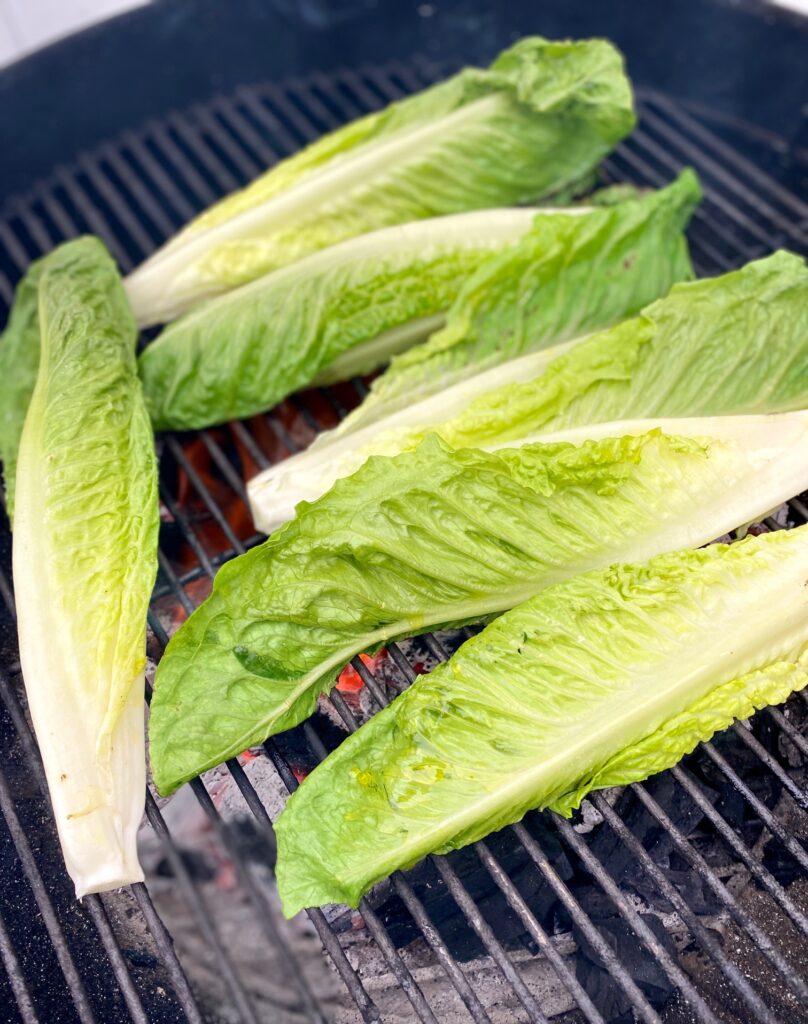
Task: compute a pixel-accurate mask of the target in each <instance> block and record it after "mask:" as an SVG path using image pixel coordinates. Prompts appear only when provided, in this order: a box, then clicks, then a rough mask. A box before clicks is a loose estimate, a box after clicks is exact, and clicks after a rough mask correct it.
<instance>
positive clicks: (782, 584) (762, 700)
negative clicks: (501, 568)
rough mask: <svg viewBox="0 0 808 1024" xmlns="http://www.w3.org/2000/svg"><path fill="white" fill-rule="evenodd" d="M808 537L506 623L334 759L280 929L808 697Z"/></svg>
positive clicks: (321, 769) (576, 586) (717, 552)
mask: <svg viewBox="0 0 808 1024" xmlns="http://www.w3.org/2000/svg"><path fill="white" fill-rule="evenodd" d="M806 579H808V526H804V527H801V528H800V529H798V530H793V531H791V532H785V531H783V532H778V533H773V534H768V535H764V536H761V537H750V538H748V539H747V540H745V541H742V542H740V543H738V544H735V545H732V546H727V545H714V546H711V547H708V548H704V549H703V550H701V551H680V552H677V553H674V554H664V555H659V556H658V557H656V558H654V559H652V560H651V561H650V562H648V563H647V564H645V565H637V564H627V565H626V564H617V565H612V566H610V567H608V568H606V569H602V570H598V571H596V572H589V573H585V574H583V575H580V576H576V577H574V578H573V579H569V580H566V581H564V582H562V583H558V584H556V585H555V586H553V587H550V588H549V589H547V590H545V591H543V592H542V593H541V594H539V595H538V596H536V597H534V598H532V599H531V600H529V601H527V602H526V603H525V604H523V605H521V606H520V607H518V608H514V609H513V610H512V611H510V612H507V613H506V614H505V615H503V616H502V617H501V618H499V619H497V621H496V622H494V623H492V624H491V625H489V626H488V627H487V628H486V629H485V630H483V632H482V633H480V634H478V635H477V636H475V637H473V638H472V639H471V640H468V641H467V642H466V643H465V644H464V645H463V646H462V647H461V648H460V649H459V650H458V651H457V653H456V654H455V655H454V657H453V658H451V659H450V660H449V661H448V662H446V663H444V664H442V665H440V666H438V668H436V669H434V670H433V671H432V672H431V673H430V674H429V675H427V676H422V677H420V678H419V679H417V680H416V681H415V683H413V685H412V686H411V687H410V688H409V689H408V690H407V691H406V692H405V693H404V694H403V695H402V696H400V697H398V698H397V699H396V700H395V701H394V702H393V703H392V704H391V705H390V706H389V707H388V708H386V709H384V710H383V711H381V712H380V713H379V714H377V715H376V716H375V717H374V718H373V719H372V720H371V721H370V722H368V723H367V724H366V725H364V726H363V727H362V728H361V729H359V731H358V732H356V733H355V734H354V735H352V736H349V737H348V739H346V740H345V741H344V743H343V744H342V745H341V746H340V747H338V748H337V750H336V751H334V753H332V754H331V755H329V757H327V758H326V760H325V761H323V762H322V764H320V765H319V766H318V767H317V768H316V769H315V770H314V771H313V772H312V774H311V775H309V776H308V778H306V780H305V781H304V782H303V784H302V785H301V786H300V788H299V789H298V790H297V791H296V792H295V793H294V795H293V796H292V797H291V799H290V800H289V803H288V804H287V806H286V809H285V810H284V811H283V813H282V814H281V816H280V817H279V819H278V821H277V822H276V834H277V837H278V864H277V869H276V871H277V878H278V889H279V892H280V895H281V899H282V901H283V909H284V913H286V915H287V916H290V917H291V916H292V915H293V914H295V913H296V912H297V911H298V910H300V909H301V908H303V907H310V906H319V905H321V904H325V903H348V904H349V905H351V906H357V904H358V902H359V899H360V898H361V896H362V895H363V893H365V892H366V891H367V890H368V889H369V888H370V886H372V885H373V884H374V883H375V882H377V881H379V880H380V879H382V878H384V877H386V876H387V875H389V874H390V873H391V872H392V871H394V870H395V869H397V868H408V867H411V866H412V865H413V864H415V863H416V862H417V861H418V860H420V859H421V857H423V856H424V855H425V854H427V853H445V852H448V851H449V850H454V849H458V848H459V847H462V846H466V845H467V844H468V843H472V842H474V841H475V840H477V839H481V838H482V837H483V836H485V835H487V834H488V833H489V832H492V831H494V830H495V829H499V828H502V827H503V826H504V825H506V824H508V823H510V822H514V821H518V820H519V819H520V818H522V817H523V815H524V814H525V813H526V812H527V811H529V810H531V809H533V808H545V807H550V808H555V809H557V810H559V811H561V812H562V813H569V812H570V810H571V809H572V808H573V807H576V806H577V805H578V804H579V803H580V801H581V799H582V798H583V797H584V796H585V795H586V793H588V792H590V791H592V790H593V789H599V788H603V787H605V786H613V785H622V784H625V783H628V782H633V781H637V780H639V779H643V778H646V777H647V776H648V775H651V774H653V773H654V772H657V771H660V770H661V769H663V768H666V767H669V766H670V765H672V764H675V763H676V762H677V761H678V760H679V759H680V758H681V757H683V756H684V755H685V754H686V753H688V752H689V751H691V750H692V749H693V748H694V747H695V746H696V745H697V744H698V743H699V741H701V740H704V739H708V738H709V737H710V736H711V735H712V734H713V733H714V732H715V731H716V730H717V729H722V728H724V727H726V726H727V725H729V724H730V723H731V722H732V720H733V719H734V718H745V717H747V716H748V715H750V714H751V713H752V712H753V711H754V710H756V709H757V708H760V707H762V706H764V705H766V704H770V703H779V702H781V701H783V700H785V698H786V697H787V696H788V695H789V693H791V692H792V691H794V690H799V689H802V688H803V687H804V686H805V685H806V684H807V683H808V587H806Z"/></svg>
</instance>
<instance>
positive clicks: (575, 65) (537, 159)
mask: <svg viewBox="0 0 808 1024" xmlns="http://www.w3.org/2000/svg"><path fill="white" fill-rule="evenodd" d="M634 121H635V118H634V113H633V110H632V98H631V87H630V85H629V82H628V79H627V78H626V76H625V72H624V70H623V61H622V58H621V56H620V54H619V53H618V51H617V50H616V49H615V48H614V47H613V46H612V45H611V44H610V43H608V42H606V41H605V40H599V39H594V40H588V41H584V42H549V41H547V40H546V39H541V38H538V37H533V38H527V39H523V40H521V41H520V42H518V43H516V44H515V45H514V46H512V47H511V48H510V49H509V50H506V51H505V52H504V53H502V54H500V56H499V57H498V58H497V59H496V60H495V61H494V63H493V64H492V65H491V67H490V68H488V69H487V70H483V69H480V68H467V69H466V70H464V71H461V72H460V73H459V74H457V75H455V76H454V77H453V78H450V79H449V80H448V81H446V82H442V83H440V84H439V85H435V86H433V87H432V88H430V89H426V90H425V91H424V92H421V93H419V94H417V95H415V96H412V97H410V98H408V99H405V100H402V101H401V102H399V103H394V104H391V105H390V106H389V107H387V108H386V109H385V110H382V111H380V112H379V113H375V114H370V115H369V116H367V117H364V118H362V119H361V120H359V121H356V122H354V123H353V124H349V125H347V126H346V127H344V128H341V129H339V130H338V131H336V132H333V133H332V134H330V135H327V136H326V137H325V138H323V139H320V140H319V141H318V142H316V143H314V145H312V146H309V147H308V148H307V149H305V150H303V152H302V153H299V154H297V155H296V156H293V157H292V158H291V159H289V160H285V161H284V162H283V163H281V164H279V165H278V166H277V167H275V168H273V169H272V170H270V171H269V172H267V173H266V174H265V175H264V176H263V177H261V178H259V179H258V180H257V181H255V182H253V184H252V185H250V186H248V188H246V189H244V190H243V191H241V192H238V193H236V194H235V195H233V196H230V197H228V198H227V199H225V200H223V201H222V202H221V203H219V204H218V205H217V206H215V207H213V209H211V210H209V211H208V212H207V213H206V214H204V215H203V216H202V217H200V218H198V219H197V220H195V221H194V222H192V223H191V224H190V225H189V226H188V227H187V228H186V229H185V230H184V231H182V232H181V233H180V234H179V235H178V236H177V237H176V238H175V239H174V240H173V241H171V242H170V243H169V244H168V245H167V246H164V247H163V248H162V249H161V250H159V251H158V252H157V253H156V254H155V255H154V256H152V257H151V258H150V259H149V260H147V261H146V262H145V263H144V264H143V265H142V266H141V267H139V268H138V269H137V270H136V271H135V272H134V273H133V274H132V275H130V277H129V278H128V279H127V282H126V286H127V291H128V293H129V297H130V299H131V301H132V304H133V307H134V309H135V313H136V315H137V317H138V320H139V321H140V322H141V323H142V324H149V323H157V322H161V321H165V320H169V319H173V318H174V317H176V316H178V315H179V314H180V313H182V312H184V311H185V310H186V309H188V308H189V307H190V306H191V305H194V304H196V303H198V302H199V301H200V300H201V299H204V298H206V297H209V296H211V295H215V294H218V293H220V292H222V291H226V290H227V289H229V288H232V287H234V286H235V285H238V284H243V283H244V282H246V281H251V280H253V279H254V278H256V277H259V276H260V275H262V274H265V273H268V272H269V271H271V270H274V269H277V268H278V267H281V266H284V265H285V264H287V263H291V262H292V261H293V260H296V259H300V258H301V257H302V256H305V255H307V254H308V253H310V252H314V251H315V250H317V249H322V248H325V246H328V245H333V244H335V243H336V242H341V241H344V240H345V239H346V238H352V237H354V236H356V235H361V234H364V233H365V232H368V231H373V230H376V229H377V228H381V227H386V226H389V225H393V224H403V223H406V222H407V221H411V220H421V219H423V218H426V217H436V216H440V215H441V214H445V213H459V212H462V211H463V210H472V209H486V208H490V207H497V206H509V205H512V204H516V203H527V202H532V201H535V200H538V199H541V198H544V199H547V198H550V197H552V196H553V195H554V194H555V193H567V194H568V193H569V191H570V186H572V185H573V184H575V183H576V182H578V181H580V180H581V179H582V178H583V177H585V176H586V175H588V173H589V172H591V171H592V169H593V168H594V167H595V166H596V165H597V164H598V162H599V161H600V159H601V158H602V157H603V156H604V155H605V154H606V153H607V152H608V151H609V150H610V149H611V148H612V147H613V146H614V145H615V144H616V143H617V142H619V140H620V139H622V138H623V137H624V136H625V135H627V134H628V133H629V132H630V131H631V129H632V127H633V125H634Z"/></svg>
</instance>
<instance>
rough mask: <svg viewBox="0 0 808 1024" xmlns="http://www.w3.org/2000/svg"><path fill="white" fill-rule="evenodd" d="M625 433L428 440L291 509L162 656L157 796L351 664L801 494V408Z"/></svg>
mask: <svg viewBox="0 0 808 1024" xmlns="http://www.w3.org/2000/svg"><path fill="white" fill-rule="evenodd" d="M666 426H669V424H668V425H666ZM634 429H635V430H639V431H640V433H639V434H638V435H637V436H618V437H610V438H603V439H601V440H598V441H591V442H586V443H584V444H582V445H579V446H574V445H570V444H568V443H559V444H554V445H545V444H530V445H525V446H523V447H521V448H518V449H513V450H510V449H508V450H502V451H499V452H497V453H486V452H483V451H476V450H473V449H467V450H460V451H453V450H451V449H450V448H448V447H447V446H446V445H445V444H444V443H442V442H441V441H440V440H438V439H437V438H434V437H432V438H428V439H427V440H426V441H425V442H424V443H423V444H421V445H420V446H419V447H418V448H417V449H416V450H415V451H413V452H408V453H405V454H403V455H401V456H398V457H396V458H393V459H385V458H372V459H370V460H369V461H368V462H367V463H366V464H365V465H364V466H363V467H362V468H361V469H360V470H359V472H357V473H356V474H355V475H354V476H352V477H350V478H348V479H346V480H341V481H340V482H339V483H337V484H336V485H335V486H334V488H333V489H332V490H331V491H330V492H329V493H328V494H327V495H325V496H324V497H323V498H321V499H320V500H319V501H317V502H315V503H313V504H311V505H308V504H303V505H301V506H300V508H299V510H298V514H297V516H296V517H295V519H294V520H292V522H290V523H288V524H287V525H286V526H285V527H284V528H283V529H282V530H279V531H278V532H277V533H276V534H274V535H273V536H272V537H271V538H270V539H269V540H268V541H267V542H266V543H265V544H263V545H261V546H260V547H257V548H254V549H252V550H251V551H249V552H248V553H247V554H245V555H242V556H241V557H240V558H237V559H235V560H234V561H233V562H230V563H228V564H227V565H225V566H224V567H223V568H222V569H221V570H220V571H219V573H218V574H217V576H216V580H215V582H214V586H213V593H212V594H211V596H210V597H209V598H208V600H207V601H205V603H204V604H203V605H202V606H201V607H200V608H199V609H198V610H197V611H196V612H195V613H194V614H193V615H192V616H191V617H190V618H189V620H188V621H187V622H186V623H184V624H183V626H182V627H181V628H180V630H179V631H178V632H177V634H176V635H175V636H174V637H173V638H172V640H171V642H170V643H169V645H168V648H167V650H166V653H165V655H164V656H163V659H162V661H161V663H160V665H159V667H158V670H157V676H156V680H155V691H154V697H153V700H152V704H151V720H150V726H149V735H150V754H151V762H152V773H153V778H154V781H155V784H156V785H157V787H158V789H159V790H160V792H161V793H165V794H168V793H170V792H171V791H172V790H174V789H176V788H177V787H178V786H179V785H180V784H181V783H183V782H185V781H186V780H188V779H190V778H192V777H193V776H195V775H197V774H198V773H200V772H202V771H204V770H205V769H207V768H210V767H212V766H213V765H216V764H218V763H220V762H221V761H223V760H224V759H225V758H226V757H230V756H232V755H234V754H238V753H240V752H241V751H243V750H245V749H246V748H247V747H249V746H251V745H253V744H255V743H260V742H261V741H262V740H263V739H264V738H265V737H266V736H268V735H271V734H273V733H277V732H281V731H283V730H285V729H289V728H291V727H292V726H293V725H296V724H297V723H298V722H300V721H302V720H304V719H305V718H306V717H308V716H309V715H310V714H311V713H312V711H313V710H314V708H315V706H316V704H317V698H318V696H319V694H320V693H321V692H323V691H327V690H329V689H330V688H331V687H332V686H333V684H334V682H335V681H336V678H337V675H338V673H339V671H340V670H341V669H342V668H343V666H344V665H345V663H346V662H347V661H348V660H349V659H350V658H351V657H353V656H354V655H355V654H357V653H359V652H360V651H363V650H371V649H374V648H377V647H380V646H382V645H383V644H385V643H386V642H387V641H389V640H392V639H395V638H398V637H403V636H408V635H412V634H414V633H418V632H423V631H425V630H429V629H435V628H438V627H440V626H444V625H448V624H460V623H464V622H465V623H468V622H478V621H481V620H484V619H486V618H488V617H491V616H494V615H497V614H499V613H501V612H502V611H504V610H505V609H507V608H511V607H513V606H514V605H516V604H519V603H520V602H522V601H524V600H526V599H527V598H528V597H530V596H532V595H533V594H536V593H537V592H538V591H540V590H542V589H543V588H544V587H546V586H548V585H549V584H551V583H553V582H555V581H557V580H559V579H563V578H565V577H567V576H570V575H572V574H574V573H577V572H581V571H583V570H586V569H590V568H593V567H595V566H602V565H606V564H608V563H609V562H611V561H614V560H615V559H618V558H632V559H633V558H646V557H649V556H651V555H653V554H656V553H658V552H659V551H665V550H672V549H675V548H677V547H682V546H685V545H688V544H694V545H695V544H701V543H704V542H706V541H708V540H711V539H713V538H714V537H717V536H720V535H721V534H723V533H725V532H726V531H727V530H729V529H731V528H733V527H735V526H738V525H740V524H742V523H746V522H749V521H750V520H752V519H754V518H755V517H756V516H760V515H762V514H765V513H766V512H768V511H769V510H770V509H771V508H773V507H775V506H776V505H778V504H779V503H780V502H782V501H783V500H785V499H786V498H788V497H790V496H791V495H793V494H796V493H798V492H799V491H800V490H801V488H802V487H804V486H805V485H806V483H808V466H806V464H805V460H804V457H803V453H804V450H805V442H806V432H807V431H808V413H792V414H790V415H788V416H783V417H750V418H739V419H733V418H726V419H720V420H715V421H709V420H708V421H703V420H702V421H695V422H689V421H678V422H677V423H676V436H669V435H668V434H666V433H662V432H660V431H659V430H658V429H657V430H650V431H649V430H648V428H647V426H646V429H645V431H644V432H642V427H641V426H635V428H634ZM629 433H630V432H629Z"/></svg>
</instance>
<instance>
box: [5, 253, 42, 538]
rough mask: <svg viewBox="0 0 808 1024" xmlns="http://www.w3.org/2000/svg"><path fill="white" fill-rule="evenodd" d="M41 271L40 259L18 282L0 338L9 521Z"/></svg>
mask: <svg viewBox="0 0 808 1024" xmlns="http://www.w3.org/2000/svg"><path fill="white" fill-rule="evenodd" d="M41 271H42V261H41V260H39V261H37V262H36V263H32V264H31V266H30V267H29V268H28V272H27V274H26V275H25V277H23V279H22V280H21V281H20V283H19V284H18V285H17V292H16V294H15V296H14V304H13V306H12V307H11V313H10V315H9V318H8V324H7V325H6V329H5V331H4V332H3V336H2V338H0V461H2V463H3V484H4V489H5V494H6V512H7V513H8V518H9V521H10V522H11V521H12V520H13V518H14V481H15V477H16V473H17V451H18V449H19V447H20V435H21V434H22V426H23V423H24V422H25V414H26V412H27V411H28V403H29V402H30V401H31V393H32V392H33V390H34V384H35V383H36V372H37V368H38V366H39V316H38V314H37V296H38V289H39V275H40V273H41Z"/></svg>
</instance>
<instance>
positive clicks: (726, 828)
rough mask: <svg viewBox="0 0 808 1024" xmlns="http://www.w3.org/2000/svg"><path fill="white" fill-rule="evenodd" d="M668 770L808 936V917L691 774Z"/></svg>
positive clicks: (676, 767) (675, 768)
mask: <svg viewBox="0 0 808 1024" xmlns="http://www.w3.org/2000/svg"><path fill="white" fill-rule="evenodd" d="M671 774H672V775H673V777H674V778H675V779H676V781H677V782H678V783H679V785H680V786H681V787H682V788H683V789H684V790H685V791H686V792H687V794H688V795H689V796H690V797H691V798H692V800H693V802H694V803H695V804H697V805H698V806H699V808H700V809H701V810H702V811H703V812H704V815H705V817H707V818H709V819H710V821H711V822H712V824H713V825H714V826H715V829H716V831H717V832H718V834H719V835H720V836H721V838H722V839H723V840H724V842H725V843H726V844H727V846H729V847H730V849H732V851H733V852H734V853H735V854H736V856H738V857H739V858H740V860H741V861H742V862H743V864H744V866H745V867H746V868H747V870H748V871H749V873H750V874H752V875H754V876H755V878H756V879H757V880H758V882H760V884H761V885H762V886H763V887H764V888H765V889H766V891H767V892H768V893H769V895H770V896H772V897H773V898H774V899H775V900H776V901H777V903H778V904H779V906H780V907H781V908H782V909H783V910H784V911H785V912H786V914H788V916H789V917H790V918H791V920H792V921H793V922H794V924H795V925H796V926H797V928H799V930H800V931H801V932H802V933H803V935H806V936H808V917H806V915H805V914H804V913H803V912H802V911H801V910H800V909H799V907H798V906H797V905H796V904H795V903H794V901H793V900H792V899H791V897H790V896H789V895H788V893H787V892H786V891H785V889H784V888H783V887H782V885H780V883H779V882H778V881H777V880H776V879H775V877H774V876H773V875H772V874H771V872H769V871H767V869H766V868H765V867H764V866H763V865H762V864H761V863H760V861H758V860H757V859H756V858H755V857H753V856H752V854H751V853H750V852H749V850H748V849H747V848H746V844H745V843H744V841H743V840H742V839H741V838H740V837H739V836H738V835H737V834H736V833H735V831H734V830H733V829H732V827H731V826H730V824H729V822H728V821H727V820H726V819H725V818H724V817H723V816H722V815H721V814H719V812H718V811H717V810H716V809H715V807H714V806H713V805H712V804H711V803H710V801H709V800H708V799H707V797H706V796H705V795H704V793H703V792H702V790H701V787H700V786H699V785H698V784H697V783H696V781H695V779H694V778H693V776H692V775H691V774H690V773H689V772H687V771H686V770H685V769H684V768H682V767H681V766H679V765H675V766H674V767H673V768H671Z"/></svg>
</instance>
